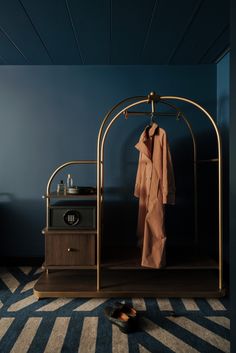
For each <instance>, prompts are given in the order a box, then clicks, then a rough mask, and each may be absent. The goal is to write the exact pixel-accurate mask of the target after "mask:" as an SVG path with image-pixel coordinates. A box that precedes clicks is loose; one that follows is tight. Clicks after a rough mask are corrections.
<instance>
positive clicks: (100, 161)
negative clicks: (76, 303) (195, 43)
mask: <svg viewBox="0 0 236 353" xmlns="http://www.w3.org/2000/svg"><path fill="white" fill-rule="evenodd" d="M134 100H136V102H134V103H130V104H128V105H127V106H125V107H124V108H123V109H121V110H120V111H119V112H118V113H116V114H115V116H114V117H113V118H112V120H111V121H110V122H109V124H108V125H107V127H106V129H105V131H104V128H105V126H106V123H107V122H108V119H109V118H110V117H111V116H112V114H113V113H114V112H115V111H116V109H117V108H119V107H120V106H122V105H123V104H124V103H128V102H129V101H134ZM168 100H178V101H182V102H185V103H189V104H191V105H193V106H195V107H196V108H198V109H199V110H201V111H202V112H203V113H204V114H205V115H206V116H207V118H208V119H209V120H210V122H211V124H212V125H213V127H214V130H215V133H216V137H217V147H218V158H217V159H216V161H218V202H219V205H218V225H219V237H218V239H219V257H218V264H219V267H218V269H219V276H218V287H219V291H221V290H222V288H223V278H222V274H223V244H222V243H223V234H222V143H221V137H220V133H219V130H218V127H217V125H216V123H215V121H214V119H213V117H212V116H211V115H210V113H208V112H207V110H206V109H204V108H203V107H202V106H201V105H200V104H198V103H196V102H195V101H193V100H191V99H188V98H185V97H179V96H157V95H156V94H154V93H150V95H148V96H136V97H131V98H127V99H125V100H123V101H121V102H119V103H118V104H116V105H115V106H114V107H113V108H112V109H111V110H110V111H109V112H108V114H107V115H106V116H105V118H104V120H103V122H102V124H101V127H100V130H99V133H98V139H97V290H98V291H99V290H100V287H101V258H100V254H101V221H102V220H101V218H102V203H103V191H104V145H105V140H106V136H107V134H108V132H109V130H110V128H111V126H112V124H113V123H114V122H115V120H116V119H118V118H119V117H120V116H121V115H122V114H124V113H125V112H127V111H128V110H129V109H130V108H132V107H135V106H138V105H140V104H144V103H151V107H152V112H153V113H154V112H155V102H157V101H158V102H161V103H164V104H166V105H168V106H170V107H172V108H174V109H175V110H176V111H177V112H180V110H179V109H178V108H177V107H176V106H175V105H173V104H171V103H169V102H167V101H168ZM180 113H181V116H182V117H183V119H184V121H185V123H186V124H187V126H188V128H189V130H190V134H191V137H192V140H193V151H194V188H195V191H196V188H197V171H196V164H197V151H196V142H195V137H194V134H193V130H192V128H191V125H190V124H189V122H188V120H187V118H186V117H185V115H184V114H183V113H182V112H180ZM195 194H196V192H195ZM196 206H197V199H196V197H195V221H196V218H197V213H196V212H197V207H196ZM196 224H197V223H196ZM195 229H196V228H195ZM195 236H196V235H195Z"/></svg>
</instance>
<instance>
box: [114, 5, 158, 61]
mask: <svg viewBox="0 0 236 353" xmlns="http://www.w3.org/2000/svg"><path fill="white" fill-rule="evenodd" d="M156 3H157V1H155V0H149V1H145V0H130V1H127V0H113V1H112V19H111V27H112V34H111V63H112V64H137V63H139V62H140V55H141V52H142V48H143V45H144V43H145V38H146V34H147V32H148V29H149V24H150V21H151V19H152V13H153V10H154V9H155V6H156Z"/></svg>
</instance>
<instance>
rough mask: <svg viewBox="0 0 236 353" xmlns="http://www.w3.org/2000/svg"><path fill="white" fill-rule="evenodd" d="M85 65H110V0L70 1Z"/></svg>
mask: <svg viewBox="0 0 236 353" xmlns="http://www.w3.org/2000/svg"><path fill="white" fill-rule="evenodd" d="M68 5H69V7H70V9H71V16H72V18H73V22H74V25H75V28H76V32H77V34H78V42H79V46H80V50H81V56H82V61H83V63H84V64H109V58H110V0H93V2H92V3H91V2H90V1H78V0H68ZM91 5H92V6H91Z"/></svg>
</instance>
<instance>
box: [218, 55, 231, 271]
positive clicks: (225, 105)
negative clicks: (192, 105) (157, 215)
mask: <svg viewBox="0 0 236 353" xmlns="http://www.w3.org/2000/svg"><path fill="white" fill-rule="evenodd" d="M229 66H230V54H227V55H225V56H224V57H223V58H222V59H221V60H220V61H219V63H218V64H217V123H218V126H219V128H220V132H221V137H222V153H223V185H224V188H223V235H224V242H223V249H224V261H225V265H226V266H225V276H226V277H228V273H229V271H228V270H229V269H228V266H229V122H230V114H229V97H230V82H229V81H230V80H229V79H230V67H229Z"/></svg>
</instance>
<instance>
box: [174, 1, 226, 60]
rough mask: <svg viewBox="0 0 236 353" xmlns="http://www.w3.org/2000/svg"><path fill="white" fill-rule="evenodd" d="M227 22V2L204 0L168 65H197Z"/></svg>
mask: <svg viewBox="0 0 236 353" xmlns="http://www.w3.org/2000/svg"><path fill="white" fill-rule="evenodd" d="M228 22H229V1H228V0H217V1H215V0H205V1H203V2H202V5H201V7H200V8H199V11H198V12H197V14H196V16H195V18H194V19H193V21H192V23H191V26H190V27H189V28H188V31H187V33H186V34H185V36H184V38H183V40H182V41H181V43H180V45H179V47H178V48H177V50H176V52H175V54H174V55H173V56H172V58H171V60H170V63H174V64H182V63H183V60H185V61H186V62H191V63H192V64H197V63H198V62H199V61H200V59H201V57H202V55H204V53H205V52H206V51H207V50H208V48H209V47H210V46H211V45H212V43H214V41H215V39H216V38H217V37H218V36H219V35H220V33H221V32H222V30H223V29H224V28H225V27H226V25H227V24H228Z"/></svg>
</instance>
